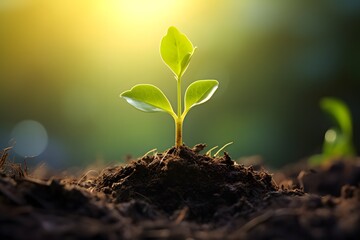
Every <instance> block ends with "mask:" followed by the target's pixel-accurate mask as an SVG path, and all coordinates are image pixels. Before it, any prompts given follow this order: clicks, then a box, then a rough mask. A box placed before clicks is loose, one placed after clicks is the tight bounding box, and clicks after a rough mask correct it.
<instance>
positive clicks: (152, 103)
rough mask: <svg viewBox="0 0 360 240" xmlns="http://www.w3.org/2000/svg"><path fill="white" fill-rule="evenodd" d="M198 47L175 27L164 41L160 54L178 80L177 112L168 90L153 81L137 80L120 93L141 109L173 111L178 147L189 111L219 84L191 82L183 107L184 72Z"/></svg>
mask: <svg viewBox="0 0 360 240" xmlns="http://www.w3.org/2000/svg"><path fill="white" fill-rule="evenodd" d="M195 49H196V48H195V47H193V44H192V43H191V42H190V40H189V39H188V38H187V37H186V36H185V35H184V34H183V33H181V32H180V31H179V30H178V29H176V28H175V27H170V28H169V29H168V32H167V34H166V35H165V36H164V37H163V39H162V41H161V45H160V54H161V57H162V59H163V61H164V63H165V64H166V65H167V66H168V67H169V68H170V70H171V71H172V72H173V73H174V75H175V79H176V82H177V113H175V112H174V110H173V108H172V106H171V104H170V102H169V100H168V98H167V97H166V96H165V94H164V93H163V92H162V91H161V90H160V89H159V88H157V87H155V86H154V85H151V84H138V85H136V86H134V87H133V88H131V89H130V90H128V91H125V92H123V93H121V94H120V96H121V97H123V98H125V100H126V101H127V102H128V103H129V104H131V105H132V106H134V107H135V108H137V109H139V110H141V111H144V112H167V113H168V114H170V116H172V117H173V119H174V122H175V147H177V148H178V147H180V146H181V145H182V144H183V142H182V126H183V122H184V118H185V116H186V114H187V113H188V112H189V110H190V109H191V108H193V107H194V106H197V105H200V104H202V103H204V102H206V101H208V100H209V99H210V98H211V97H212V95H213V94H214V93H215V91H216V89H217V88H218V85H219V82H218V81H216V80H198V81H195V82H193V83H191V84H190V85H189V87H188V88H187V89H186V91H185V99H184V104H185V108H184V109H183V108H182V98H181V83H182V76H183V74H184V73H185V71H186V69H187V68H188V66H189V63H190V60H191V58H192V56H193V54H194V52H195Z"/></svg>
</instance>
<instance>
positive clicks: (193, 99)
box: [184, 80, 219, 114]
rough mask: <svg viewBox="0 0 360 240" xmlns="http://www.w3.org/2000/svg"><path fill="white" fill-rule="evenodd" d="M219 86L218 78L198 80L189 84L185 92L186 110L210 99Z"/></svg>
mask: <svg viewBox="0 0 360 240" xmlns="http://www.w3.org/2000/svg"><path fill="white" fill-rule="evenodd" d="M218 86H219V82H218V81H216V80H198V81H196V82H193V83H192V84H190V85H189V87H188V88H187V89H186V92H185V111H184V114H186V113H187V112H188V111H189V110H190V108H192V107H194V106H196V105H199V104H202V103H204V102H206V101H207V100H209V99H210V98H211V96H212V95H213V94H214V93H215V91H216V89H217V88H218Z"/></svg>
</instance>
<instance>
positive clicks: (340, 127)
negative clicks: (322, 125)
mask: <svg viewBox="0 0 360 240" xmlns="http://www.w3.org/2000/svg"><path fill="white" fill-rule="evenodd" d="M320 107H321V108H322V110H323V111H324V112H326V113H328V114H329V115H330V116H331V117H332V119H333V120H334V122H335V124H336V126H334V127H332V128H330V129H329V130H327V131H326V133H325V137H324V143H323V147H322V154H320V155H315V156H312V157H311V158H310V159H309V160H310V163H311V164H314V165H316V164H321V163H323V162H324V161H326V160H328V159H330V158H334V157H351V156H354V155H355V148H354V145H353V141H352V132H353V127H352V120H351V113H350V110H349V108H348V107H347V105H346V104H345V103H344V102H343V101H341V100H339V99H336V98H330V97H327V98H323V99H321V101H320Z"/></svg>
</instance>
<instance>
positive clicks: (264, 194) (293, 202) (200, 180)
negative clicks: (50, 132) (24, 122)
mask: <svg viewBox="0 0 360 240" xmlns="http://www.w3.org/2000/svg"><path fill="white" fill-rule="evenodd" d="M204 147H205V146H204V145H197V146H195V147H194V148H192V149H191V148H188V147H186V146H182V147H180V148H171V149H169V150H167V151H165V152H164V153H155V154H152V155H146V156H143V157H142V158H139V159H136V160H133V161H132V162H130V163H129V164H126V165H119V166H113V167H108V168H106V169H103V170H102V171H101V173H100V174H99V175H98V176H90V174H86V173H85V174H83V175H81V176H79V177H72V178H65V177H61V178H60V177H58V178H55V177H54V178H50V179H38V178H34V177H32V175H31V174H28V173H27V170H26V169H24V167H23V166H22V167H20V166H18V165H14V164H11V163H10V162H9V161H8V159H7V153H8V150H4V151H3V152H2V153H0V169H1V170H0V172H1V173H0V239H189V240H190V239H358V237H359V236H360V227H359V226H360V189H359V178H358V175H357V174H358V172H357V170H356V169H357V168H356V167H354V166H356V164H357V163H358V160H354V161H353V162H350V161H349V162H342V161H338V163H334V164H335V165H336V164H338V165H336V166H335V165H334V166H335V167H333V168H332V167H324V168H319V169H316V170H315V171H310V169H308V168H300V169H297V170H296V169H295V167H293V168H292V169H291V170H289V169H290V168H287V169H286V170H285V171H284V172H282V173H281V174H280V173H278V174H276V175H275V176H276V178H274V177H273V175H271V174H269V173H268V172H267V171H266V170H264V169H263V168H261V167H260V168H256V170H255V169H254V168H252V167H251V166H250V167H245V166H243V165H241V164H237V163H236V162H235V161H233V160H232V159H231V158H230V156H229V155H228V154H227V153H224V155H223V156H221V157H210V156H207V155H206V154H201V153H200V152H201V151H202V150H203V148H204ZM341 164H344V167H341V166H340V165H341ZM351 164H353V167H351ZM347 165H350V167H347ZM338 166H340V167H338ZM334 168H335V169H336V170H334ZM339 169H343V170H341V171H340V170H339ZM344 169H345V170H344ZM354 169H355V170H354ZM302 171H304V172H306V173H308V172H309V171H310V172H316V174H315V173H314V175H313V176H317V177H319V179H320V180H321V179H323V180H324V179H333V177H334V176H335V175H336V176H337V178H336V179H337V180H336V181H335V180H332V181H334V182H336V184H338V185H336V186H335V185H328V186H327V188H328V190H322V189H323V188H322V187H319V186H322V185H321V181H319V182H318V183H316V181H315V180H314V179H315V177H313V179H309V180H306V179H307V178H306V176H311V175H310V174H304V173H303V174H302V175H301V172H302ZM329 171H330V172H329ZM352 171H355V173H354V175H352V174H353V173H352ZM356 173H357V174H356ZM299 174H300V175H301V176H300V175H299ZM333 175H334V176H333ZM340 175H341V176H340ZM299 176H300V177H299ZM334 178H335V177H334ZM340 178H341V179H344V180H341V181H340V180H339V179H340ZM274 179H277V180H276V181H275V180H274ZM323 182H324V181H323ZM277 183H279V184H277ZM312 183H314V185H313V184H312ZM315 183H316V184H315Z"/></svg>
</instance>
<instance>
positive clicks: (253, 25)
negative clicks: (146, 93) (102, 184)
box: [0, 0, 360, 168]
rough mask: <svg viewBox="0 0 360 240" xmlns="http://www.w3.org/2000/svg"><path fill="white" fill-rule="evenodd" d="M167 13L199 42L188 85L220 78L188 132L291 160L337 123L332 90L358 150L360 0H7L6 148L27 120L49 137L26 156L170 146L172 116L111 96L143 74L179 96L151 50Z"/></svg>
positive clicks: (64, 162)
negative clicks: (347, 113)
mask: <svg viewBox="0 0 360 240" xmlns="http://www.w3.org/2000/svg"><path fill="white" fill-rule="evenodd" d="M171 25H174V26H176V27H177V28H179V29H180V30H181V31H182V32H184V33H185V34H186V35H187V36H188V37H189V38H190V40H191V41H192V42H193V44H194V45H195V46H197V47H198V50H197V51H196V53H195V55H194V57H193V59H192V62H191V65H190V67H189V69H188V71H187V73H186V74H185V76H184V86H183V89H185V87H186V86H187V85H188V84H190V83H191V82H193V81H194V80H198V79H208V78H213V79H217V80H218V81H219V82H220V87H219V89H218V91H217V93H216V94H215V95H214V97H213V98H212V99H211V100H210V101H209V102H208V103H206V104H204V105H201V106H199V107H196V108H194V109H193V110H192V111H191V112H190V113H189V114H188V116H187V118H186V119H185V123H184V142H185V143H186V144H187V145H190V146H192V145H194V144H196V143H207V144H208V145H209V147H212V146H215V145H220V146H221V145H224V144H226V143H228V142H230V141H233V142H234V144H233V145H231V146H229V147H228V148H227V151H229V152H230V155H231V156H232V157H233V158H239V157H244V156H251V155H260V156H262V157H263V158H264V161H265V162H266V163H267V164H268V165H271V166H281V165H284V164H286V163H289V162H292V161H297V160H299V159H301V158H304V157H307V156H309V155H311V154H314V153H317V152H319V151H320V149H321V145H322V140H323V135H324V132H325V130H326V129H327V128H328V127H329V126H331V122H330V121H329V120H328V119H327V118H326V116H324V114H323V113H322V112H321V110H320V108H319V105H318V102H319V100H320V99H321V98H322V97H324V96H334V97H339V98H341V99H343V100H344V101H346V102H347V103H348V104H349V107H350V109H351V111H352V113H353V120H354V131H355V132H354V136H355V145H356V148H357V149H358V151H359V147H360V110H359V104H360V95H359V90H360V2H359V1H357V0H318V1H310V0H309V1H304V0H292V1H289V0H223V1H214V0H198V1H194V0H184V1H171V0H168V1H165V0H161V1H146V0H133V1H130V0H129V1H125V0H122V1H121V0H120V1H119V0H117V1H116V0H104V1H95V0H88V1H85V0H83V1H80V0H79V1H71V0H53V1H48V0H1V1H0V89H1V94H0V113H1V115H0V147H6V146H8V145H9V144H10V145H11V144H12V143H13V142H14V140H12V139H11V131H12V129H13V128H14V127H15V125H16V124H17V123H18V122H20V121H22V120H25V119H32V120H35V121H38V122H39V123H41V124H42V125H43V126H44V127H45V129H46V131H47V133H48V136H49V142H48V147H47V148H46V150H45V152H43V153H42V154H40V155H39V156H37V157H36V158H35V159H34V160H32V161H35V162H36V163H39V162H45V163H47V164H48V165H49V166H52V167H58V168H61V167H68V166H84V165H87V164H90V163H92V162H94V161H96V160H99V159H100V160H104V161H111V162H116V161H123V160H124V158H125V156H126V155H128V154H130V155H132V156H141V155H143V154H144V153H145V152H147V151H148V150H150V149H153V148H157V149H158V150H159V151H162V150H165V149H167V148H169V147H171V146H172V145H173V144H174V123H173V120H172V118H171V117H170V116H168V115H167V114H161V113H159V114H145V113H142V112H140V111H137V110H136V109H134V108H133V107H131V106H130V105H128V104H127V103H126V102H125V101H124V100H122V99H120V98H119V94H120V93H121V92H122V91H124V90H127V89H129V88H130V87H132V86H133V85H135V84H137V83H151V84H155V85H157V86H158V87H159V88H161V89H162V90H163V91H164V92H165V93H166V94H167V96H168V97H169V98H170V100H171V102H172V104H173V106H174V107H175V95H176V81H175V80H174V78H173V76H172V73H171V72H170V70H169V69H167V67H166V66H165V65H164V64H163V62H162V60H161V58H160V54H159V44H160V40H161V38H162V36H163V35H165V33H166V30H167V28H168V27H169V26H171ZM15 141H16V139H15ZM17 158H18V159H22V158H21V157H19V156H18V157H17Z"/></svg>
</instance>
